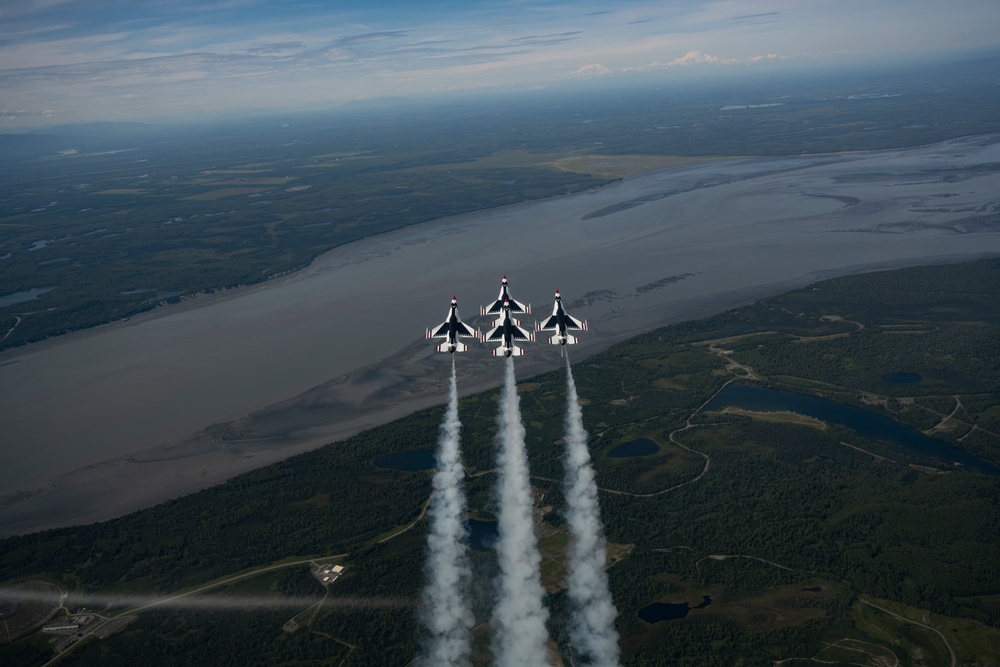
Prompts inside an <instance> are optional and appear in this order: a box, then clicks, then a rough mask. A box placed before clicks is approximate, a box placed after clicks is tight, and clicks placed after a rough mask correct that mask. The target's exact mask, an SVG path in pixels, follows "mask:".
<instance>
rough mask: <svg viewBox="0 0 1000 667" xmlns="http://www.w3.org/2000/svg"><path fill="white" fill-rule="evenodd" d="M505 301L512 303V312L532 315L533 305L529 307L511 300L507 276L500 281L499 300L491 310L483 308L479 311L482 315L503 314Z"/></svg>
mask: <svg viewBox="0 0 1000 667" xmlns="http://www.w3.org/2000/svg"><path fill="white" fill-rule="evenodd" d="M504 301H510V312H512V313H530V312H531V304H528V305H527V306H526V305H524V304H523V303H521V302H520V301H515V300H514V299H511V298H510V294H508V293H507V276H504V277H503V280H501V281H500V296H498V297H497V300H496V301H494V302H493V305H492V306H490V307H489V308H486V307H483V308H480V309H479V314H480V315H499V314H500V313H502V312H503V304H504Z"/></svg>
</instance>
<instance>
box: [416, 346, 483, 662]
mask: <svg viewBox="0 0 1000 667" xmlns="http://www.w3.org/2000/svg"><path fill="white" fill-rule="evenodd" d="M461 426H462V423H461V422H460V421H459V420H458V383H457V382H456V379H455V357H454V355H452V359H451V386H450V390H449V393H448V408H447V410H446V411H445V415H444V420H443V421H442V422H441V430H440V435H439V436H438V452H437V471H436V472H435V473H434V481H433V485H434V491H433V494H432V495H431V500H430V506H429V508H428V510H427V513H428V515H429V516H430V533H429V534H428V536H427V561H426V563H425V565H424V567H425V569H426V572H427V584H426V586H425V587H424V591H423V595H422V596H421V600H420V612H419V615H420V619H421V621H422V622H423V624H424V627H425V628H426V629H427V631H428V635H429V638H428V641H427V644H426V652H425V655H424V656H423V657H421V658H420V661H419V662H420V663H422V664H426V665H434V666H437V665H468V664H469V656H470V651H471V643H470V641H471V640H470V634H469V632H470V631H471V630H472V626H473V624H474V617H473V614H472V609H471V608H470V605H469V595H468V593H469V591H468V588H469V580H470V578H471V568H470V565H469V556H468V552H467V551H466V542H467V535H466V528H465V513H466V503H465V491H464V489H463V485H462V482H463V480H464V478H465V469H464V468H463V467H462V459H461V456H460V454H459V429H460V428H461Z"/></svg>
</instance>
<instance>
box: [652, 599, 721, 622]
mask: <svg viewBox="0 0 1000 667" xmlns="http://www.w3.org/2000/svg"><path fill="white" fill-rule="evenodd" d="M710 604H712V596H711V595H706V596H704V597H703V598H702V600H701V604H698V605H695V606H694V607H692V606H691V603H690V602H681V603H680V604H677V603H673V602H654V603H653V604H648V605H646V606H645V607H643V608H642V609H640V610H639V618H640V619H641V620H643V621H645V622H646V623H650V624H653V623H659V622H660V621H675V620H677V619H679V618H684V617H685V616H687V615H688V614H689V613H690V612H691V610H692V609H704V608H705V607H707V606H708V605H710Z"/></svg>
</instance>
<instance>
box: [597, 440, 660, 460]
mask: <svg viewBox="0 0 1000 667" xmlns="http://www.w3.org/2000/svg"><path fill="white" fill-rule="evenodd" d="M659 451H660V446H659V445H658V444H656V443H655V442H653V441H652V440H650V439H649V438H636V439H635V440H629V441H628V442H623V443H622V444H620V445H618V446H617V447H615V448H614V449H612V450H611V451H610V452H608V456H609V457H610V458H613V459H624V458H629V457H632V456H649V455H650V454H656V453H657V452H659Z"/></svg>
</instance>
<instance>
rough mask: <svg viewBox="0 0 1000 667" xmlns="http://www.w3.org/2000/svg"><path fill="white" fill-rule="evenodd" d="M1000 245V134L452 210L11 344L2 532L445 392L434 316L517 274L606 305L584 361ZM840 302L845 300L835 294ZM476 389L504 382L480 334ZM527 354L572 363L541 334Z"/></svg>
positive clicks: (236, 462) (544, 298)
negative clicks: (273, 274)
mask: <svg viewBox="0 0 1000 667" xmlns="http://www.w3.org/2000/svg"><path fill="white" fill-rule="evenodd" d="M998 253H1000V136H980V137H969V138H963V139H958V140H953V141H949V142H945V143H942V144H935V145H931V146H925V147H919V148H913V149H901V150H889V151H878V152H872V153H847V154H837V155H820V156H795V157H778V158H747V159H738V160H728V161H720V162H712V163H706V164H700V165H697V166H692V167H684V168H678V169H672V170H668V171H663V172H657V173H653V174H648V175H644V176H640V177H637V178H633V179H630V180H627V181H623V182H619V183H615V184H612V185H609V186H606V187H603V188H600V189H597V190H593V191H589V192H586V193H580V194H575V195H569V196H566V197H558V198H553V199H548V200H544V201H539V202H533V203H528V204H521V205H516V206H510V207H505V208H501V209H493V210H489V211H483V212H479V213H474V214H468V215H464V216H460V217H456V218H448V219H441V220H437V221H433V222H429V223H425V224H422V225H417V226H414V227H410V228H407V229H403V230H399V231H397V232H393V233H390V234H386V235H383V236H379V237H373V238H369V239H366V240H363V241H360V242H357V243H354V244H350V245H348V246H344V247H342V248H339V249H336V250H333V251H331V252H329V253H327V254H325V255H323V256H322V257H320V258H318V259H317V260H316V261H315V262H314V263H313V264H312V265H311V266H310V267H309V268H307V269H305V270H303V271H300V272H298V273H296V274H293V275H290V276H286V277H284V278H281V279H278V280H275V281H272V282H270V283H267V284H265V285H261V286H257V287H253V288H247V289H244V290H235V291H232V292H229V293H226V294H224V295H221V296H213V297H205V298H200V299H193V300H190V301H187V302H185V303H182V304H180V305H178V306H171V307H166V308H161V309H158V310H156V311H155V312H153V313H149V314H146V315H143V316H140V317H135V318H132V320H130V321H128V322H121V323H117V324H114V325H110V326H106V327H100V328H97V329H93V330H90V331H87V332H80V333H78V334H72V335H69V336H64V337H62V338H59V339H57V340H54V341H48V342H45V343H42V344H38V345H35V346H29V347H27V348H21V349H17V350H13V351H9V352H7V353H5V354H3V355H0V392H2V394H0V423H2V424H3V428H2V432H3V436H2V437H3V441H4V448H3V449H4V465H3V466H0V535H2V534H10V533H16V532H26V531H31V530H37V529H40V528H45V527H51V526H58V525H67V524H72V523H80V522H89V521H95V520H100V519H105V518H109V517H111V516H116V515H120V514H123V513H125V512H127V511H131V510H133V509H137V508H139V507H143V506H147V505H150V504H152V503H155V502H159V501H161V500H164V499H166V498H170V497H175V496H178V495H181V494H183V493H188V492H190V491H193V490H196V489H199V488H204V487H206V486H209V485H211V484H214V483H218V482H220V481H222V480H224V479H226V478H228V477H231V476H233V475H235V474H237V473H239V472H242V471H245V470H248V469H251V468H254V467H258V466H261V465H264V464H267V463H270V462H273V461H276V460H279V459H281V458H284V457H286V456H289V455H291V454H294V453H297V452H300V451H305V450H308V449H311V448H315V447H317V446H320V445H322V444H323V443H326V442H329V441H331V440H333V439H336V438H338V437H342V436H344V435H347V434H349V433H353V432H357V431H358V430H359V429H362V428H364V427H365V426H367V425H371V424H374V423H379V422H384V421H387V420H389V419H391V418H394V417H397V416H400V415H403V414H406V413H408V412H411V411H413V410H415V409H419V408H421V407H425V406H428V405H433V404H436V403H440V402H442V401H443V399H444V391H445V385H446V377H445V374H446V372H447V369H448V368H449V367H450V366H449V365H448V363H447V362H448V360H447V358H446V357H447V355H443V354H436V353H433V352H432V348H431V346H429V345H428V344H427V342H426V341H424V340H423V333H424V328H425V327H427V326H430V325H433V324H437V323H438V322H440V321H441V320H443V319H444V317H445V315H446V313H447V310H448V303H449V300H450V298H451V296H452V295H456V296H457V297H458V300H459V312H460V314H461V315H462V316H463V318H464V319H465V320H466V322H468V323H470V324H473V325H477V324H478V325H479V326H480V327H482V328H486V327H487V326H488V324H487V322H486V321H485V320H484V321H481V322H480V321H477V320H478V317H476V316H477V315H478V312H479V306H480V304H485V303H487V302H489V301H491V300H492V299H494V298H496V294H497V290H498V287H499V280H500V277H501V276H502V275H503V274H507V276H508V277H509V278H510V284H511V293H512V294H513V296H514V297H515V298H517V299H518V300H521V301H525V302H528V301H530V302H531V303H532V304H533V306H534V314H533V315H530V316H525V317H523V318H522V321H523V322H524V324H526V325H528V326H532V325H533V323H534V320H535V319H536V318H538V319H540V318H541V317H542V316H544V315H545V314H547V313H548V312H549V310H550V309H551V307H552V306H551V304H552V301H551V297H552V293H553V291H554V290H555V289H556V288H558V289H560V290H561V292H562V294H563V300H564V303H565V304H566V305H567V309H568V310H569V312H570V313H571V314H573V315H575V316H577V317H580V318H586V319H588V320H589V321H590V329H591V331H590V332H589V333H587V334H584V335H583V338H584V341H585V342H584V343H582V344H581V345H579V346H576V347H575V348H574V349H572V352H573V354H574V359H580V358H582V356H583V355H586V354H589V353H593V352H594V351H597V350H599V349H603V348H606V347H607V346H609V345H611V344H612V343H614V342H617V341H620V340H624V339H626V338H628V337H630V336H632V335H634V334H636V333H638V332H641V331H644V330H648V329H650V328H653V327H655V326H659V325H663V324H668V323H671V322H676V321H681V320H685V319H691V318H693V317H701V316H705V315H708V314H711V313H715V312H719V311H721V310H724V309H726V308H728V307H731V306H734V305H739V304H741V303H747V302H750V301H753V300H755V299H757V298H760V297H762V296H765V295H769V294H774V293H777V292H780V291H784V290H786V289H789V288H792V287H796V286H801V285H804V284H807V283H809V282H811V281H814V280H817V279H820V278H824V277H829V276H833V275H839V274H844V273H851V272H858V271H863V270H868V269H874V268H888V267H896V266H904V265H909V264H915V263H924V262H933V261H948V260H961V259H969V258H973V257H979V256H984V255H990V254H998ZM831 314H834V313H831ZM458 361H459V368H460V370H461V375H460V379H459V382H460V388H461V390H462V392H463V393H469V392H472V391H476V390H481V389H485V388H488V387H491V386H496V385H498V384H499V383H500V381H501V374H502V369H501V364H499V363H497V362H496V360H494V359H493V358H492V357H491V356H490V355H489V352H488V350H487V349H486V348H484V347H481V346H479V345H478V344H477V345H475V346H474V347H473V349H472V350H470V351H469V352H468V353H466V354H464V355H462V356H460V358H459V359H458ZM517 363H518V374H519V376H520V377H526V376H527V375H528V374H530V373H534V372H538V371H542V370H548V369H551V368H555V367H556V366H557V364H559V363H560V361H559V354H558V351H557V349H556V348H555V347H554V346H543V345H540V344H534V345H531V346H530V347H529V348H528V355H527V356H525V357H521V358H519V359H518V360H517ZM419 444H424V443H419Z"/></svg>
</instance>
